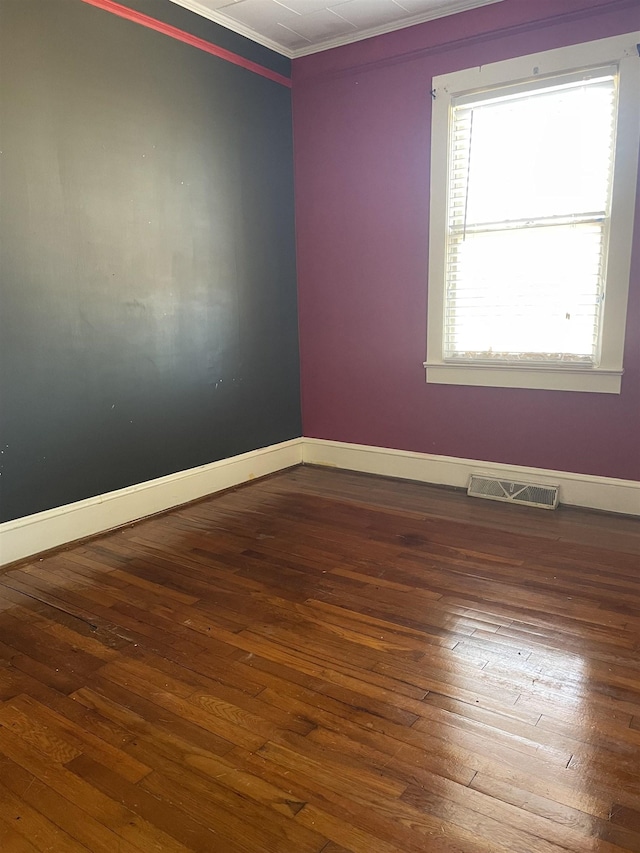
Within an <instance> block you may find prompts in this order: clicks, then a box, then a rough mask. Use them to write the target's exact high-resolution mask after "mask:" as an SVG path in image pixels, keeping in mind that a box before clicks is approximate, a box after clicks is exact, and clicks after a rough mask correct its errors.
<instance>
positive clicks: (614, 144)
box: [425, 33, 640, 393]
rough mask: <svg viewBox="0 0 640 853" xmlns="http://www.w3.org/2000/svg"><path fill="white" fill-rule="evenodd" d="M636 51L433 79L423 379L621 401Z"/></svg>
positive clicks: (568, 52) (520, 63) (608, 47)
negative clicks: (570, 392)
mask: <svg viewBox="0 0 640 853" xmlns="http://www.w3.org/2000/svg"><path fill="white" fill-rule="evenodd" d="M638 41H640V33H632V34H630V35H627V36H622V37H616V38H611V39H603V40H601V41H597V42H591V43H589V44H583V45H578V46H574V47H569V48H563V49H560V50H553V51H548V52H546V53H543V54H538V55H536V56H529V57H522V58H520V59H515V60H508V61H506V62H500V63H495V64H493V65H487V66H483V67H482V68H474V69H469V70H465V71H460V72H456V73H453V74H448V75H444V76H442V77H438V78H435V79H434V81H433V85H434V95H435V101H434V112H433V125H432V156H431V182H432V187H431V223H430V253H429V254H430V256H429V319H428V339H427V361H426V362H425V367H426V369H427V381H428V382H439V383H445V384H463V385H493V386H502V387H518V388H520V387H524V388H553V389H559V390H575V391H599V392H606V393H619V392H620V385H621V377H622V372H623V369H622V355H623V346H624V328H625V320H626V304H627V293H628V288H629V271H630V261H631V244H632V234H633V214H634V208H635V188H636V178H637V166H638V148H639V145H640V97H638V92H640V58H639V57H638V50H637V48H636V43H637V42H638Z"/></svg>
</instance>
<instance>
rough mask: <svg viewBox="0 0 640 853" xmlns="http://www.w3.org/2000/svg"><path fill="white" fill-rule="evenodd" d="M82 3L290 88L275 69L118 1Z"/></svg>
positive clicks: (96, 0) (97, 0)
mask: <svg viewBox="0 0 640 853" xmlns="http://www.w3.org/2000/svg"><path fill="white" fill-rule="evenodd" d="M82 2H83V3H88V4H89V5H90V6H97V7H98V9H104V10H105V11H106V12H111V14H112V15H117V16H118V17H119V18H126V19H127V20H128V21H133V22H134V23H136V24H140V25H141V26H143V27H147V28H148V29H150V30H155V31H156V32H158V33H162V34H163V35H165V36H169V37H170V38H173V39H176V40H177V41H182V42H184V43H185V44H189V45H191V47H197V48H198V50H204V51H205V53H211V54H212V55H213V56H217V57H218V58H219V59H224V60H225V62H231V63H232V64H233V65H239V66H240V67H241V68H246V69H247V71H252V72H253V73H254V74H260V76H261V77H266V78H267V79H268V80H273V81H274V82H275V83H280V85H281V86H287V87H288V88H289V89H290V88H291V80H290V79H289V78H288V77H284V76H283V75H282V74H278V73H277V72H276V71H271V70H270V69H269V68H265V67H264V66H262V65H258V63H257V62H252V61H251V60H250V59H245V58H244V57H243V56H238V54H237V53H232V52H231V51H230V50H225V48H223V47H218V45H216V44H212V43H211V42H209V41H205V40H204V39H201V38H198V37H197V36H192V35H191V34H190V33H185V32H184V31H183V30H179V29H178V28H177V27H172V26H171V25H170V24H165V23H163V22H162V21H157V20H156V19H155V18H150V17H149V16H148V15H143V14H142V12H136V11H134V10H133V9H128V8H127V7H126V6H121V5H120V3H114V2H113V0H82Z"/></svg>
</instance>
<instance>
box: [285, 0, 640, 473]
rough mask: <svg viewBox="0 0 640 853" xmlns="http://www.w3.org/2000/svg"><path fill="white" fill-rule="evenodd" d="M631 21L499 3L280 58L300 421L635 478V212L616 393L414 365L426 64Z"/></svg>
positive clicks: (434, 66) (420, 315)
mask: <svg viewBox="0 0 640 853" xmlns="http://www.w3.org/2000/svg"><path fill="white" fill-rule="evenodd" d="M637 29H640V4H638V2H637V0H633V2H629V0H624V2H622V0H621V2H617V0H608V2H603V0H537V2H535V3H531V2H525V0H503V2H501V3H497V4H495V5H491V6H486V7H484V8H481V9H476V10H474V11H471V12H465V13H461V14H458V15H454V16H451V17H448V18H441V19H439V20H436V21H432V22H429V23H426V24H422V25H420V26H418V27H412V28H410V29H406V30H400V31H397V32H395V33H390V34H388V35H385V36H380V37H378V38H375V39H369V40H367V41H363V42H358V43H356V44H353V45H348V46H346V47H342V48H338V49H335V50H332V51H327V52H325V53H322V54H315V55H312V56H308V57H304V58H301V59H298V60H296V61H295V62H294V65H293V81H294V82H293V95H294V139H295V169H296V171H295V178H296V195H297V209H296V223H297V234H298V237H297V240H298V282H299V284H298V287H299V312H300V313H299V317H300V320H299V322H300V336H301V359H302V380H301V381H302V407H303V432H304V435H306V436H312V437H316V438H325V439H334V440H339V441H347V442H355V443H358V444H369V445H376V446H380V447H394V448H400V449H405V450H413V451H422V452H426V453H436V454H444V455H447V456H457V457H467V458H473V459H482V460H491V461H495V462H505V463H512V464H519V465H531V466H537V467H541V468H552V469H559V470H565V471H575V472H580V473H587V474H601V475H605V476H610V477H622V478H625V479H635V480H640V211H639V212H637V213H636V227H635V242H634V246H635V249H634V256H633V263H632V273H631V293H630V302H629V313H628V324H627V335H626V348H625V350H626V352H625V374H624V378H623V382H622V393H621V394H620V395H610V394H588V393H576V392H560V391H530V390H520V389H500V388H471V387H461V386H446V385H427V384H426V382H425V373H424V368H423V366H422V362H423V361H424V358H425V348H426V311H427V283H426V275H427V252H428V245H427V240H428V229H429V136H430V120H431V103H430V96H429V90H430V81H431V78H432V77H433V76H434V75H438V74H443V73H445V72H449V71H454V70H457V69H460V68H466V67H470V66H474V65H481V64H486V63H488V62H494V61H497V60H501V59H507V58H510V57H513V56H517V55H523V54H527V53H533V52H536V51H539V50H545V49H550V48H554V47H560V46H562V45H566V44H573V43H577V42H581V41H589V40H592V39H597V38H604V37H606V36H610V35H617V34H620V33H623V32H628V31H631V30H637ZM639 197H640V194H639Z"/></svg>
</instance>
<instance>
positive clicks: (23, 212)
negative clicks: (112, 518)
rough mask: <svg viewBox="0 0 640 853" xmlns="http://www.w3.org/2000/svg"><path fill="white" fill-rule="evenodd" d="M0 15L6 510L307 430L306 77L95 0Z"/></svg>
mask: <svg viewBox="0 0 640 853" xmlns="http://www.w3.org/2000/svg"><path fill="white" fill-rule="evenodd" d="M137 5H138V7H140V8H141V3H138V4H137ZM147 5H148V4H147ZM163 5H166V4H165V3H163ZM144 11H146V12H149V9H147V8H145V9H144ZM183 13H184V10H181V14H183ZM0 15H1V20H0V39H1V42H0V61H1V68H0V80H1V85H0V91H1V94H0V98H1V101H0V122H1V124H0V151H1V152H2V153H1V154H0V251H1V254H0V288H1V290H0V451H1V453H0V472H1V473H0V484H1V485H0V503H1V518H0V520H3V521H5V520H9V519H13V518H17V517H20V516H24V515H28V514H31V513H34V512H38V511H40V510H44V509H48V508H51V507H55V506H59V505H62V504H65V503H69V502H72V501H76V500H80V499H82V498H86V497H90V496H93V495H97V494H101V493H104V492H107V491H110V490H113V489H117V488H121V487H124V486H128V485H131V484H133V483H138V482H143V481H145V480H149V479H152V478H155V477H159V476H162V475H165V474H170V473H173V472H175V471H180V470H183V469H187V468H191V467H193V466H196V465H200V464H204V463H207V462H212V461H214V460H218V459H222V458H226V457H229V456H232V455H235V454H237V453H242V452H245V451H248V450H252V449H255V448H258V447H263V446H266V445H269V444H272V443H275V442H278V441H283V440H285V439H289V438H293V437H296V436H299V435H300V434H301V429H300V400H299V365H298V338H297V313H296V282H295V247H294V220H293V179H292V138H291V108H290V91H289V90H288V89H287V88H286V87H284V86H281V85H279V84H277V83H274V82H272V81H269V80H267V79H265V78H262V77H260V76H257V75H256V74H253V73H251V72H249V71H247V70H244V69H242V68H239V67H237V66H233V65H231V64H229V63H226V62H224V61H223V60H220V59H218V58H216V57H213V56H211V55H209V54H206V53H203V52H201V51H199V50H196V49H195V48H193V47H190V46H187V45H185V44H181V43H179V42H177V41H175V40H172V39H170V38H168V37H167V36H164V35H161V34H159V33H155V32H152V31H149V30H147V29H144V28H143V27H141V26H139V25H137V24H135V23H132V22H129V21H126V20H122V19H119V18H117V17H115V16H113V15H111V14H109V13H107V12H105V11H102V10H99V9H97V8H94V7H91V6H88V5H86V4H84V3H82V2H81V0H28V2H24V0H0ZM156 17H158V16H156ZM198 34H200V33H198ZM280 62H281V60H280V59H278V60H277V63H276V64H278V63H280Z"/></svg>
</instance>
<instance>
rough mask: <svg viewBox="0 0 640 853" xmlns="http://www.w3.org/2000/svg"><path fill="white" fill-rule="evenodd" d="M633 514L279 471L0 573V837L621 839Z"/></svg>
mask: <svg viewBox="0 0 640 853" xmlns="http://www.w3.org/2000/svg"><path fill="white" fill-rule="evenodd" d="M639 650H640V523H639V522H638V521H637V520H633V519H627V518H620V517H613V516H605V515H600V514H596V513H589V512H584V511H578V510H571V509H568V508H563V507H561V508H560V509H559V510H558V511H557V512H555V513H550V512H545V511H543V510H532V509H525V508H521V507H515V506H504V505H500V504H494V503H489V502H483V501H478V500H473V499H470V498H467V497H466V496H465V495H462V494H459V493H456V492H452V491H448V490H444V489H436V488H429V487H425V486H422V485H418V484H413V483H406V482H404V483H403V482H395V481H390V480H383V479H379V478H374V477H369V476H366V475H358V474H350V473H346V472H340V471H334V470H323V469H313V468H296V469H293V470H290V471H286V472H282V473H281V474H278V475H275V476H273V477H271V478H269V479H266V480H262V481H259V482H256V483H253V484H251V485H249V486H246V487H243V488H240V489H237V490H236V491H233V492H228V493H226V494H223V495H219V496H216V497H213V498H211V499H208V500H206V501H203V502H200V503H197V504H193V505H190V506H187V507H184V508H182V509H180V510H178V511H175V512H173V513H171V514H168V515H164V516H161V517H156V518H153V519H151V520H148V521H145V522H141V523H139V524H136V525H132V526H131V527H127V528H126V529H123V530H120V531H117V532H115V533H112V534H109V535H106V536H103V537H100V538H97V539H94V540H93V541H91V542H88V543H84V544H81V545H78V546H75V547H72V548H70V549H68V550H66V551H62V552H59V553H57V554H53V555H50V556H46V557H44V558H42V559H35V560H33V561H31V562H28V563H25V564H22V565H21V566H19V567H13V568H10V569H9V570H7V571H6V572H5V573H3V574H0V849H1V850H2V851H3V853H33V851H43V852H44V851H54V853H59V852H60V851H63V853H64V851H84V853H86V851H87V850H89V851H92V853H98V851H99V853H140V851H144V853H146V852H147V851H162V853H165V851H168V853H185V851H199V853H211V852H212V851H215V853H262V851H269V853H271V851H273V853H320V851H322V853H346V851H351V853H423V851H429V853H431V851H434V853H453V851H456V852H457V853H503V851H518V853H553V851H575V853H582V851H602V853H620V851H640V660H639V654H638V653H639Z"/></svg>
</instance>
